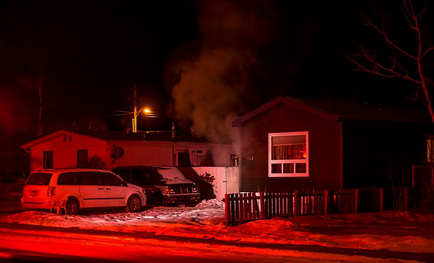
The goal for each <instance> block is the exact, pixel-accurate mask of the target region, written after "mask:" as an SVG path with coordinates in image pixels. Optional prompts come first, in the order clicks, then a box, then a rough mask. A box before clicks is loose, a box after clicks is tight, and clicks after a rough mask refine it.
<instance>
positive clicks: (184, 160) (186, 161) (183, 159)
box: [176, 150, 191, 167]
mask: <svg viewBox="0 0 434 263" xmlns="http://www.w3.org/2000/svg"><path fill="white" fill-rule="evenodd" d="M176 157H177V160H176V166H179V167H190V166H191V161H190V154H189V153H188V150H185V151H182V152H177V154H176Z"/></svg>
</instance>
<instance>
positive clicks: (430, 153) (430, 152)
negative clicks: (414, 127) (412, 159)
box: [426, 136, 434, 163]
mask: <svg viewBox="0 0 434 263" xmlns="http://www.w3.org/2000/svg"><path fill="white" fill-rule="evenodd" d="M426 161H427V162H429V163H431V162H434V136H428V137H427V138H426Z"/></svg>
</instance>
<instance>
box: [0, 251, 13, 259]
mask: <svg viewBox="0 0 434 263" xmlns="http://www.w3.org/2000/svg"><path fill="white" fill-rule="evenodd" d="M0 258H12V255H11V254H7V253H3V252H0Z"/></svg>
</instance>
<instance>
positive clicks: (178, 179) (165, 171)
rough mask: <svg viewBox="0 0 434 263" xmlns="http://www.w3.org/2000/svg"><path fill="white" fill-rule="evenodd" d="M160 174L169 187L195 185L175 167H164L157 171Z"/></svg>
mask: <svg viewBox="0 0 434 263" xmlns="http://www.w3.org/2000/svg"><path fill="white" fill-rule="evenodd" d="M157 171H158V173H160V174H161V176H162V177H163V179H162V181H163V182H165V183H166V184H167V185H173V184H194V185H195V183H194V182H193V181H190V180H188V179H187V178H185V176H184V175H183V174H182V173H181V171H179V170H178V169H177V168H175V167H162V168H158V169H157Z"/></svg>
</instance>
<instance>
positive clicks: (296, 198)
mask: <svg viewBox="0 0 434 263" xmlns="http://www.w3.org/2000/svg"><path fill="white" fill-rule="evenodd" d="M294 202H295V204H294V207H295V213H294V216H298V215H299V213H300V193H299V191H298V190H296V191H294Z"/></svg>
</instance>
